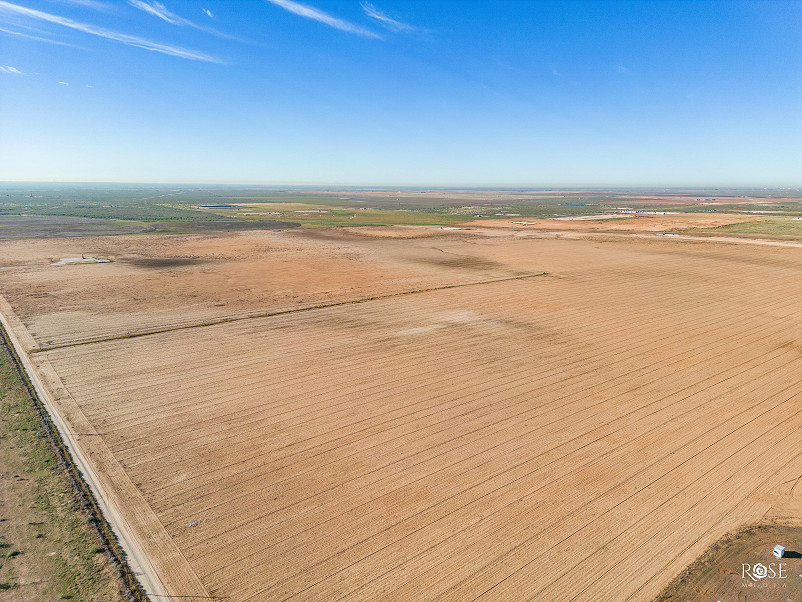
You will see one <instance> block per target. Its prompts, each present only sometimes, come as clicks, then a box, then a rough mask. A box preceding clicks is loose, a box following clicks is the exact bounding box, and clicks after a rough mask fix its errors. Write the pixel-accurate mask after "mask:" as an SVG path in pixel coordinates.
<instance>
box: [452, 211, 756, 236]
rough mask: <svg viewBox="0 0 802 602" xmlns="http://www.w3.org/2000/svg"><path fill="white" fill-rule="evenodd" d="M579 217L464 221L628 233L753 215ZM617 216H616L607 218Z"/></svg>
mask: <svg viewBox="0 0 802 602" xmlns="http://www.w3.org/2000/svg"><path fill="white" fill-rule="evenodd" d="M592 217H593V216H582V217H581V218H576V219H563V218H553V219H539V218H527V221H528V222H530V223H529V224H527V225H523V224H520V223H516V222H520V221H521V220H513V219H487V220H476V221H471V222H465V223H464V224H462V225H463V226H466V227H476V228H518V229H520V228H526V229H531V230H586V231H596V230H598V231H605V232H615V231H630V232H662V231H664V230H675V229H682V228H716V227H718V226H725V225H727V224H739V223H742V222H750V221H754V219H755V218H754V217H750V216H748V215H743V214H736V213H679V214H672V215H660V214H654V213H651V214H638V215H635V216H629V215H627V216H620V215H615V214H611V215H610V216H609V217H608V216H604V217H603V218H602V217H599V219H592ZM611 218H618V219H611Z"/></svg>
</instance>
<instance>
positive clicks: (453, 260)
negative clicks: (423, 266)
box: [424, 256, 504, 270]
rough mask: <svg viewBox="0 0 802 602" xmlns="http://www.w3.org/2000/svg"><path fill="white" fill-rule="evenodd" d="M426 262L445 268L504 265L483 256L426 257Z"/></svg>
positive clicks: (472, 268) (487, 267)
mask: <svg viewBox="0 0 802 602" xmlns="http://www.w3.org/2000/svg"><path fill="white" fill-rule="evenodd" d="M424 261H425V263H429V264H432V265H439V266H443V267H445V268H458V269H467V270H498V269H503V268H504V266H503V265H502V264H500V263H499V262H497V261H492V260H490V259H485V258H483V257H468V256H453V257H444V258H442V259H426V260H424Z"/></svg>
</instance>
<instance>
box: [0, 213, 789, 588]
mask: <svg viewBox="0 0 802 602" xmlns="http://www.w3.org/2000/svg"><path fill="white" fill-rule="evenodd" d="M661 217H662V216H661ZM669 217H670V216H669ZM565 223H566V222H561V224H562V225H563V227H564V225H565ZM484 224H486V222H482V225H484ZM586 224H587V222H584V223H583V225H586ZM382 232H385V233H388V234H389V235H388V236H382ZM398 233H401V236H398V237H396V236H395V235H396V234H398ZM88 242H89V243H90V244H88V245H86V246H87V248H86V249H83V250H84V251H85V252H86V253H87V254H91V255H92V256H94V257H109V258H111V259H113V263H110V264H94V265H79V266H63V267H52V266H42V267H19V266H21V265H23V264H29V263H38V262H40V261H41V262H45V261H47V260H48V258H49V257H51V256H53V257H65V256H74V255H75V254H76V249H75V248H74V243H72V242H71V241H18V242H7V243H0V250H2V251H3V252H2V253H0V256H1V257H4V258H5V260H4V261H6V262H7V264H8V265H9V266H13V265H16V266H17V267H15V268H14V269H9V270H3V271H0V292H2V294H3V296H4V297H5V299H6V300H7V301H8V302H9V303H10V304H11V309H8V308H7V309H6V310H4V311H5V312H6V313H8V314H12V313H13V314H15V315H16V316H17V317H18V318H19V320H20V322H19V323H18V324H17V327H16V330H17V331H19V333H21V334H25V335H26V336H27V340H28V341H29V343H28V346H29V348H30V349H37V348H38V349H43V348H48V347H49V349H48V350H42V351H38V352H33V353H32V354H31V357H32V360H33V362H34V363H35V364H36V366H37V372H38V373H39V374H40V375H41V377H42V380H43V382H44V383H45V386H46V387H47V388H48V390H49V391H50V393H51V396H52V398H53V400H54V407H56V408H57V409H58V411H59V412H60V413H61V414H62V416H63V417H64V418H65V420H66V422H67V423H68V424H69V425H70V426H71V428H72V431H73V432H74V433H75V437H76V441H78V443H79V444H80V446H81V448H82V449H83V450H84V451H85V453H86V455H87V456H88V457H89V458H90V459H91V461H92V462H94V464H95V468H96V472H97V474H98V475H99V478H101V479H102V480H103V483H104V486H105V487H107V488H108V489H109V491H111V492H112V493H113V494H114V499H113V500H112V502H113V503H114V504H115V505H117V506H118V507H119V508H120V512H121V513H122V515H123V516H124V517H125V519H126V520H127V521H128V523H129V524H130V525H131V528H132V530H133V531H134V532H135V533H138V534H139V536H140V539H141V541H142V545H143V547H144V548H145V549H146V550H147V552H148V554H149V556H150V558H151V559H152V561H153V564H154V566H155V567H156V569H157V571H158V572H159V575H160V576H163V577H164V579H163V581H164V582H165V584H166V586H167V587H168V588H169V589H170V592H171V593H172V594H174V595H187V596H190V598H189V599H193V598H192V596H203V595H207V596H208V595H215V596H221V597H226V598H227V599H230V600H237V601H246V600H251V601H264V600H286V599H295V600H340V599H347V600H376V599H391V600H404V599H426V600H432V599H439V600H459V601H463V600H477V599H493V600H508V599H536V600H571V599H574V600H587V601H598V600H649V599H652V598H653V597H655V596H656V595H658V594H659V593H660V592H661V591H662V590H663V589H664V588H665V586H666V585H667V584H668V583H669V582H670V581H671V580H672V579H673V578H674V577H675V576H676V575H677V574H679V573H680V572H681V571H682V570H683V569H684V568H685V567H686V566H687V565H688V564H690V563H691V562H692V561H693V560H694V559H695V558H697V557H698V556H699V555H700V554H702V553H703V551H704V550H705V549H707V548H708V546H710V545H711V544H712V543H714V542H715V541H716V540H718V539H719V538H720V537H721V536H722V535H724V534H725V533H728V532H731V531H733V530H735V529H738V528H739V527H741V526H743V525H746V524H753V523H759V522H761V521H771V520H784V521H794V520H798V519H797V517H799V516H800V513H802V497H800V492H799V491H798V488H796V487H794V486H792V483H793V482H795V479H797V478H798V476H799V468H798V466H799V457H800V456H799V454H800V452H799V449H800V444H802V410H800V405H799V401H800V385H801V384H802V362H800V357H801V356H802V309H801V308H800V306H799V303H798V299H799V298H800V296H802V278H800V277H799V276H800V273H802V251H800V249H798V248H793V247H770V246H761V245H737V246H736V245H723V244H718V243H715V242H711V243H698V242H691V241H686V240H680V239H666V238H661V237H651V238H638V237H632V238H626V237H608V238H602V237H597V238H549V237H538V236H528V235H527V236H522V235H521V234H520V232H516V231H505V230H498V229H496V230H492V229H487V230H480V229H478V228H477V229H474V230H470V231H443V230H439V229H436V228H430V229H423V228H421V229H417V230H416V229H396V228H387V229H371V231H370V234H368V235H366V234H363V233H362V231H360V232H359V233H355V232H349V231H343V230H322V231H316V232H315V233H309V232H302V231H288V232H248V233H230V234H215V235H186V236H184V235H180V236H161V237H160V236H152V237H149V238H148V240H147V244H146V242H145V241H143V240H142V239H141V237H140V238H135V237H114V238H110V237H107V238H97V239H91V240H89V241H88ZM77 251H78V252H80V251H81V250H80V249H79V250H77ZM31 259H34V260H35V261H31ZM141 259H145V260H148V262H153V261H154V260H160V259H161V260H168V261H167V262H165V263H161V264H159V262H158V261H156V262H155V263H148V264H146V265H136V263H135V262H133V260H141ZM177 259H191V260H193V262H191V263H183V264H181V265H170V264H169V261H170V260H177ZM543 273H545V275H542V274H543ZM515 277H517V279H511V278H515ZM501 279H504V280H501ZM453 284H463V285H465V286H460V287H458V288H453V287H451V288H450V285H453ZM404 291H407V292H408V294H403V295H395V296H388V295H389V294H391V293H394V292H396V293H400V292H404ZM414 291H418V292H414ZM344 300H351V301H353V302H349V303H342V301H344ZM314 304H317V305H318V307H314V308H313V307H312V306H313V305H314ZM281 308H283V309H284V310H298V311H289V312H285V313H281V314H275V315H267V314H269V313H270V312H269V311H268V310H271V309H272V310H275V309H281ZM204 324H205V325H204ZM157 326H158V327H159V328H160V329H161V331H160V332H154V328H155V327H157ZM23 331H25V332H24V333H23ZM148 332H151V334H147V333H148ZM131 335H133V336H131ZM91 339H94V342H92V341H91ZM778 450H781V451H778ZM182 576H183V577H182ZM195 580H197V581H195ZM201 590H203V591H201ZM194 599H201V598H194Z"/></svg>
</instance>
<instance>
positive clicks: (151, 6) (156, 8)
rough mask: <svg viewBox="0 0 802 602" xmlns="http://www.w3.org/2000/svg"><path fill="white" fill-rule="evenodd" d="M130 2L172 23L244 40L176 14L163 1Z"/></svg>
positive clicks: (140, 0) (135, 6)
mask: <svg viewBox="0 0 802 602" xmlns="http://www.w3.org/2000/svg"><path fill="white" fill-rule="evenodd" d="M128 4H130V5H131V6H133V7H134V8H138V9H139V10H142V11H145V12H146V13H148V14H150V15H153V16H154V17H158V18H159V19H161V20H162V21H167V22H168V23H170V24H172V25H178V26H181V27H183V26H184V25H186V26H187V27H194V28H195V29H198V30H200V31H203V32H205V33H210V34H212V35H215V36H217V37H220V38H225V39H227V40H237V41H240V42H241V41H243V40H240V39H239V38H237V37H235V36H232V35H229V34H227V33H223V32H222V31H217V30H216V29H213V28H211V27H204V26H203V25H198V24H197V23H194V22H192V21H190V20H189V19H185V18H184V17H181V16H179V15H177V14H175V13H174V12H173V11H171V10H170V9H168V8H167V7H166V6H164V4H162V3H161V2H156V1H155V0H128ZM204 11H206V9H204ZM208 15H209V16H211V15H212V13H211V11H209V12H208Z"/></svg>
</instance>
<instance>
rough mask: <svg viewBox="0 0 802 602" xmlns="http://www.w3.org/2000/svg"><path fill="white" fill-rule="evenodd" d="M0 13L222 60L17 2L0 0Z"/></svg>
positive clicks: (157, 49) (177, 54)
mask: <svg viewBox="0 0 802 602" xmlns="http://www.w3.org/2000/svg"><path fill="white" fill-rule="evenodd" d="M0 13H7V14H8V13H11V14H15V15H21V16H23V17H28V18H30V19H36V20H39V21H46V22H48V23H54V24H56V25H61V26H62V27H68V28H70V29H75V30H77V31H81V32H83V33H88V34H91V35H94V36H98V37H101V38H106V39H107V40H114V41H115V42H120V43H122V44H126V45H127V46H134V47H136V48H143V49H145V50H150V51H151V52H159V53H161V54H167V55H169V56H175V57H178V58H182V59H187V60H192V61H204V62H207V63H220V62H222V61H220V60H219V59H217V58H215V57H213V56H210V55H208V54H206V53H204V52H200V51H197V50H191V49H189V48H182V47H180V46H171V45H169V44H161V43H159V42H153V41H151V40H147V39H145V38H140V37H138V36H132V35H128V34H125V33H119V32H116V31H111V30H108V29H103V28H102V27H96V26H95V25H90V24H88V23H81V22H79V21H73V20H72V19H68V18H66V17H60V16H58V15H53V14H50V13H46V12H42V11H39V10H34V9H32V8H26V7H24V6H19V5H17V4H11V3H10V2H5V1H4V0H0Z"/></svg>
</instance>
